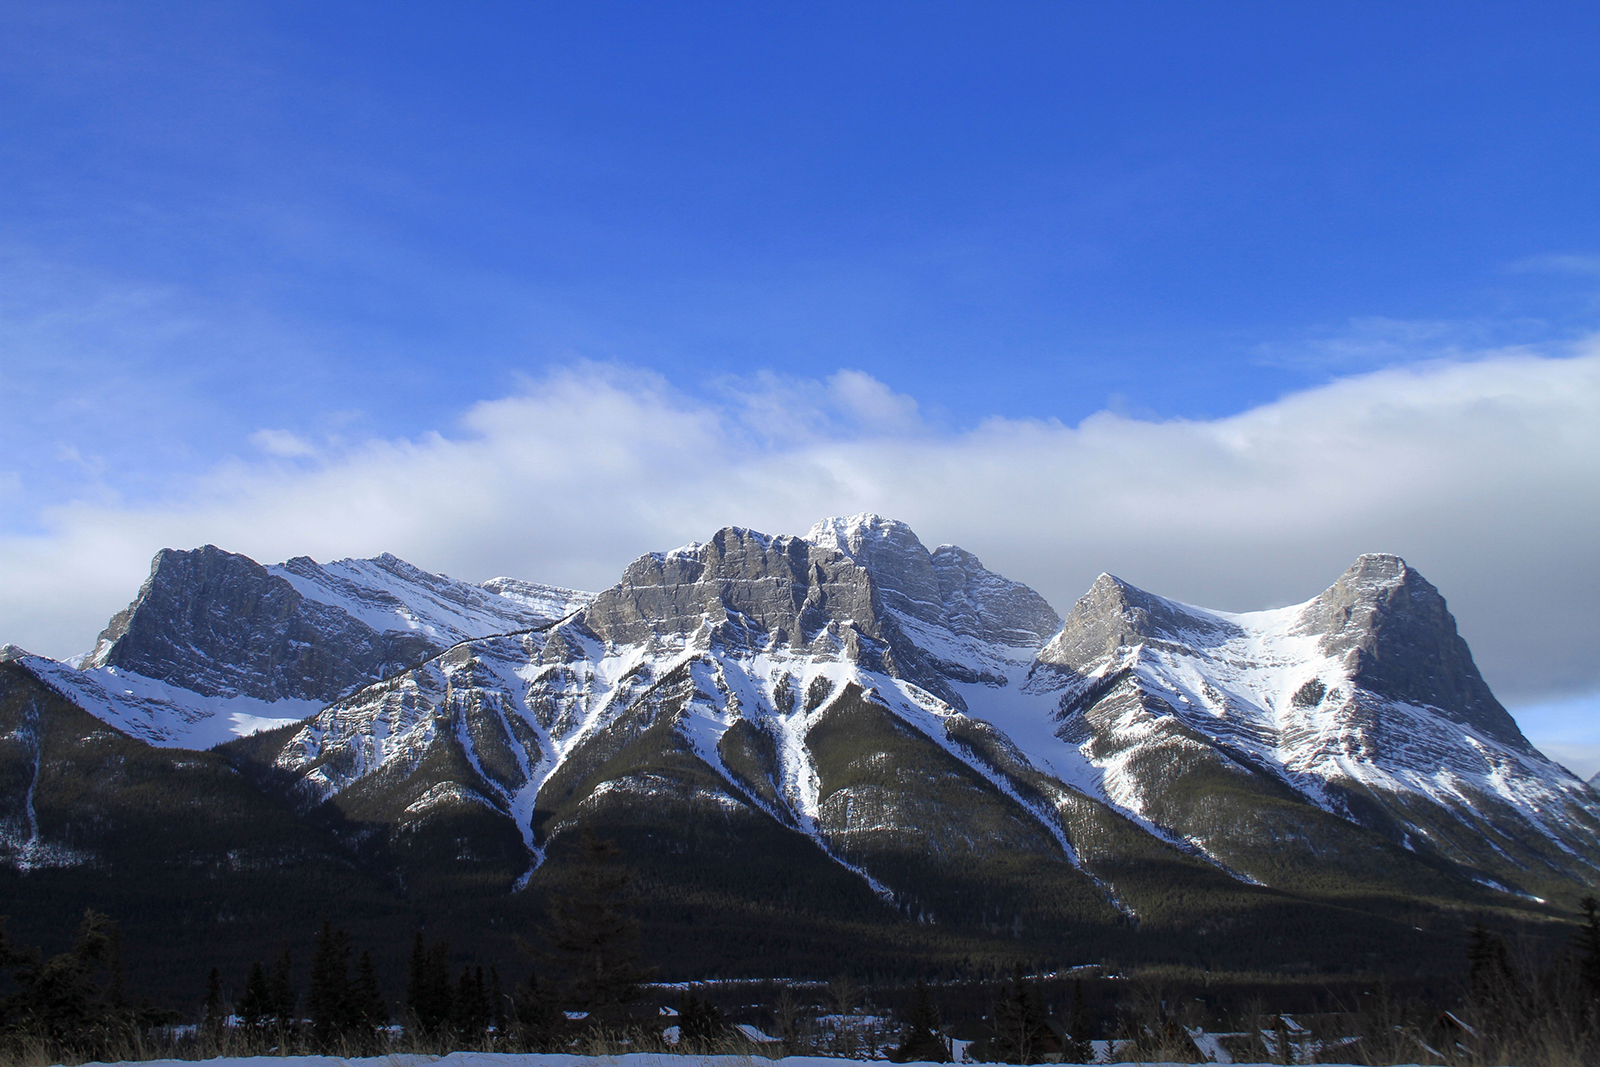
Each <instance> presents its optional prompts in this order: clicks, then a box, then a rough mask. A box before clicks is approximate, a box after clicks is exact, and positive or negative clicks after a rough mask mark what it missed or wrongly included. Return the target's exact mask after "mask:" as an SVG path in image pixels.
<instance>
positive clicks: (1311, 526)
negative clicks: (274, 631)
mask: <svg viewBox="0 0 1600 1067" xmlns="http://www.w3.org/2000/svg"><path fill="white" fill-rule="evenodd" d="M253 440H254V443H255V448H253V449H252V450H251V453H250V455H251V457H252V458H248V459H230V460H227V461H225V462H222V463H219V464H218V465H217V466H216V467H215V468H213V469H212V470H211V471H210V472H209V473H208V475H207V476H206V477H204V478H203V479H201V480H200V481H198V482H197V483H196V484H194V485H193V486H192V487H191V489H190V491H189V495H188V496H186V497H185V498H184V499H182V500H176V501H171V502H169V503H167V504H165V505H162V506H141V507H126V506H117V505H114V504H112V505H108V504H104V503H98V504H96V503H84V504H77V505H73V506H69V507H60V508H52V509H49V510H47V511H45V512H42V513H41V514H40V515H39V517H38V524H39V528H40V529H41V530H43V532H42V533H40V534H37V535H27V536H20V535H16V536H7V537H5V538H3V539H0V640H7V641H12V642H15V643H17V644H19V645H23V646H24V647H29V648H31V649H32V650H33V651H37V652H42V653H46V654H50V655H66V654H71V653H75V652H79V651H82V650H83V649H85V648H87V647H89V645H90V644H91V643H92V641H93V637H94V635H95V633H96V632H97V631H98V630H99V628H100V627H101V626H102V625H103V624H104V622H105V620H106V618H107V617H108V616H109V615H110V614H111V613H112V612H113V611H115V610H117V609H119V608H121V607H122V606H124V605H125V604H126V603H127V601H128V599H129V598H130V597H131V596H132V594H133V592H134V590H135V589H136V588H137V586H138V584H139V582H140V581H141V580H142V579H143V577H144V575H145V573H146V572H147V570H148V566H149V560H150V557H151V556H152V555H153V554H154V553H155V552H156V551H157V550H158V549H160V548H162V547H164V546H176V547H192V546H195V545H199V544H202V543H207V542H209V543H213V544H217V545H220V546H222V547H225V548H229V549H232V550H234V551H239V552H244V553H246V554H248V555H250V556H252V557H254V558H256V559H258V560H261V561H263V562H271V561H277V560H280V559H284V558H286V557H288V556H290V555H297V554H307V555H311V556H314V557H316V558H317V559H319V560H328V559H333V558H338V557H340V556H347V555H360V556H366V555H373V554H376V553H378V552H382V551H390V552H394V553H395V554H397V555H399V556H402V557H404V558H406V559H409V560H411V561H412V562H414V563H416V564H418V565H419V566H422V567H426V568H428V569H431V570H437V571H443V572H446V573H449V574H452V575H455V576H457V577H462V578H469V579H474V580H481V579H483V578H487V577H490V576H493V575H500V574H508V575H512V576H515V577H522V578H528V579H533V580H539V581H546V582H551V583H556V584H563V585H570V586H576V587H580V588H600V587H603V586H605V585H609V584H610V583H611V582H613V581H615V580H616V578H617V576H618V575H619V573H620V571H621V568H622V567H623V566H624V565H625V564H626V563H627V562H628V561H629V560H631V559H633V558H635V557H636V556H638V555H640V554H642V553H644V552H646V551H651V550H657V549H663V548H670V547H674V546H676V545H678V544H681V543H684V542H686V541H689V540H695V539H703V538H705V537H706V536H708V535H709V534H710V533H712V532H713V531H714V530H716V529H717V528H719V527H721V526H724V525H730V524H731V525H740V526H748V527H752V528H755V529H758V530H763V531H767V532H772V533H785V532H789V533H793V532H800V531H803V530H805V529H806V528H807V527H808V526H810V525H811V523H812V522H813V521H815V520H816V519H818V518H820V517H823V516H826V515H830V514H839V513H850V512H857V511H869V510H870V511H876V512H879V513H881V514H885V515H890V516H894V517H897V518H900V519H903V520H905V521H906V522H909V523H910V524H911V525H912V526H913V527H914V528H915V529H916V530H917V531H918V533H919V534H920V535H921V536H922V537H923V539H924V540H925V541H926V542H927V543H928V544H930V545H933V544H937V543H940V542H952V543H955V544H960V545H962V546H963V547H965V548H968V549H970V550H972V551H974V552H976V553H977V554H978V555H979V556H980V557H981V558H982V559H983V560H984V562H985V563H986V564H987V565H988V566H990V567H992V568H993V569H995V570H998V571H1000V572H1001V573H1004V574H1006V575H1008V576H1011V577H1014V578H1017V579H1019V580H1022V581H1025V582H1027V583H1029V584H1030V585H1033V586H1034V587H1035V588H1037V589H1039V590H1040V592H1042V593H1043V594H1044V595H1045V596H1046V597H1048V598H1049V599H1050V600H1051V602H1052V603H1054V604H1055V605H1056V607H1057V609H1058V610H1061V611H1063V612H1064V611H1065V610H1066V609H1067V608H1069V607H1070V606H1071V604H1072V602H1073V601H1074V600H1075V599H1076V597H1077V596H1079V595H1080V594H1081V593H1082V592H1083V591H1084V590H1085V589H1087V587H1088V586H1089V584H1090V583H1091V582H1092V581H1093V579H1094V578H1095V576H1096V575H1097V574H1098V573H1099V572H1101V571H1110V572H1113V573H1116V574H1118V575H1120V576H1121V577H1123V578H1125V579H1127V580H1129V581H1131V582H1133V583H1135V584H1137V585H1141V586H1144V587H1146V588H1149V589H1152V590H1154V591H1157V592H1160V593H1163V594H1165V595H1168V596H1172V597H1176V598H1178V599H1181V600H1186V601H1190V602H1194V603H1200V604H1206V605H1209V606H1213V607H1219V608H1225V609H1231V610H1246V609H1252V608H1261V607H1269V606H1277V605H1282V604H1287V603H1293V602H1297V601H1300V600H1304V599H1306V598H1309V597H1311V596H1313V595H1315V594H1316V593H1318V592H1320V591H1321V590H1322V589H1323V588H1324V587H1326V586H1327V585H1328V584H1330V583H1331V582H1332V581H1333V579H1334V578H1335V577H1337V576H1338V574H1339V573H1340V572H1341V571H1342V570H1343V569H1344V568H1345V567H1346V566H1348V565H1349V563H1350V562H1351V560H1353V558H1354V557H1355V556H1356V555H1357V554H1358V553H1361V552H1370V551H1388V552H1395V553H1398V554H1400V555H1402V556H1404V557H1406V559H1407V560H1409V561H1410V562H1411V563H1412V564H1413V565H1414V566H1416V567H1417V568H1418V569H1419V570H1421V571H1422V573H1423V574H1424V575H1426V576H1427V577H1428V578H1429V579H1430V580H1431V581H1433V583H1434V584H1435V585H1437V586H1439V587H1440V589H1441V590H1442V591H1443V592H1444V594H1445V596H1446V597H1447V598H1448V599H1449V601H1450V604H1451V608H1452V610H1454V612H1455V614H1456V616H1457V618H1458V620H1459V621H1460V623H1461V628H1462V631H1463V633H1464V634H1465V636H1466V637H1467V639H1468V641H1469V642H1471V644H1472V647H1473V650H1474V653H1475V654H1476V656H1477V658H1478V661H1479V664H1480V666H1481V667H1482V668H1483V669H1484V673H1485V675H1486V676H1487V677H1488V679H1489V681H1490V684H1491V685H1493V686H1494V687H1495V689H1496V691H1497V692H1498V693H1499V694H1500V695H1501V697H1502V699H1504V700H1506V701H1508V702H1512V703H1515V702H1528V701H1538V700H1553V699H1558V698H1562V697H1568V696H1572V695H1574V694H1583V693H1588V692H1593V691H1595V690H1597V689H1600V662H1597V660H1600V657H1597V654H1596V653H1597V649H1600V611H1597V608H1596V605H1597V604H1600V536H1597V531H1600V342H1595V341H1591V342H1588V343H1586V344H1585V345H1583V346H1580V348H1579V349H1578V350H1577V352H1576V353H1575V354H1572V355H1569V356H1566V357H1563V358H1549V357H1545V356H1539V355H1531V354H1525V353H1514V352H1513V353H1503V354H1489V355H1486V356H1482V357H1480V358H1475V359H1472V360H1470V361H1456V362H1441V363H1433V364H1425V365H1413V366H1410V367H1407V368H1403V369H1390V370H1383V371H1378V372H1375V373H1370V374H1364V375H1360V376H1356V377H1350V378H1345V379H1342V380H1338V381H1334V382H1332V383H1331V384H1328V385H1325V386H1321V387H1318V388H1315V389H1311V390H1307V391H1304V392H1300V393H1296V394H1293V395H1290V396H1287V397H1285V398H1283V399H1281V400H1279V401H1277V402H1274V403H1271V404H1267V405H1264V406H1262V407H1258V408H1255V409H1252V410H1249V411H1246V412H1244V413H1242V414H1239V415H1235V416H1232V417H1228V418H1223V419H1217V420H1211V421H1186V420H1173V421H1163V422H1155V421H1143V420H1140V419H1135V418H1129V417H1125V416H1121V415H1116V414H1112V413H1102V414H1099V415H1095V416H1093V417H1091V418H1089V419H1086V420H1085V421H1083V422H1082V423H1080V424H1079V425H1077V426H1067V425H1063V424H1061V423H1058V422H1053V421H1033V420H1017V419H991V420H988V421H985V422H983V423H981V424H979V425H977V426H975V427H972V428H970V429H966V430H963V431H960V432H950V431H946V430H941V429H938V428H936V427H934V426H931V425H930V424H929V423H927V422H926V421H925V420H924V419H923V418H922V417H921V416H920V414H919V412H918V408H917V404H916V402H915V400H914V399H912V398H910V397H906V396H902V395H898V394H895V393H893V392H892V391H891V390H889V389H888V388H887V387H886V386H884V385H883V384H882V383H880V382H878V381H876V380H875V379H873V378H871V377H870V376H868V375H866V374H862V373H860V372H857V371H841V372H840V373H838V374H835V375H833V376H831V377H829V378H826V379H820V380H815V379H793V378H783V377H779V376H775V375H771V374H765V375H760V376H756V377H754V378H748V379H736V380H729V381H725V382H723V383H720V386H719V388H718V390H717V393H716V399H715V400H707V399H705V398H703V397H692V396H690V395H688V394H686V393H684V392H682V391H680V390H678V389H677V388H675V387H674V386H673V385H672V384H671V383H669V382H667V381H665V380H663V379H661V378H660V377H658V376H655V375H653V374H650V373H647V372H643V371H639V370H636V369H633V368H629V367H626V366H617V365H597V364H579V365H574V366H570V367H567V368H566V369H563V370H561V371H558V372H556V373H553V374H550V375H548V376H547V377H543V378H539V379H530V380H528V381H526V382H525V383H524V385H523V388H521V389H520V390H519V391H518V392H516V394H515V395H511V396H506V397H503V398H500V399H495V400H487V401H484V402H482V403H479V404H477V405H476V406H474V407H472V408H471V409H470V410H469V411H467V412H466V414H465V415H464V416H463V417H462V418H461V419H460V420H459V423H458V424H457V425H455V426H453V427H450V428H449V429H448V431H447V432H439V433H430V434H426V435H422V436H419V437H416V438H409V439H386V440H371V441H366V442H364V443H360V444H357V445H353V446H352V445H349V444H340V445H338V446H337V447H334V446H332V445H329V446H326V447H325V446H322V445H318V444H316V443H315V442H314V441H313V440H311V439H310V438H309V437H308V436H305V435H301V436H296V435H291V434H288V433H285V432H282V431H280V430H277V429H275V428H273V427H261V428H259V430H258V431H257V433H256V434H255V436H254V439H253ZM332 440H337V439H332Z"/></svg>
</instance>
